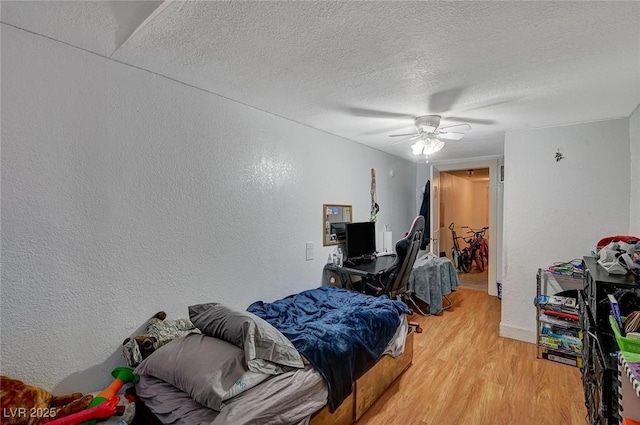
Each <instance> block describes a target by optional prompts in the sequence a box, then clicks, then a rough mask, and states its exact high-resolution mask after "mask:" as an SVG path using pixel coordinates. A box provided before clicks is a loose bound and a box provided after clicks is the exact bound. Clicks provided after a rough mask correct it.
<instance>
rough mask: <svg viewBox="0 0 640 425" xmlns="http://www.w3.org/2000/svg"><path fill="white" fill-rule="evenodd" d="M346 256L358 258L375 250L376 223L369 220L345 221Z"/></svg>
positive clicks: (373, 252)
mask: <svg viewBox="0 0 640 425" xmlns="http://www.w3.org/2000/svg"><path fill="white" fill-rule="evenodd" d="M346 235H347V258H360V257H364V256H367V255H372V254H375V252H376V224H375V223H373V222H371V221H365V222H362V223H347V225H346Z"/></svg>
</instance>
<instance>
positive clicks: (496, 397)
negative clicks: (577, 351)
mask: <svg viewBox="0 0 640 425" xmlns="http://www.w3.org/2000/svg"><path fill="white" fill-rule="evenodd" d="M450 298H451V299H452V300H453V302H454V305H455V308H453V309H449V310H445V311H444V312H443V313H442V315H440V316H429V317H422V316H419V315H413V316H411V320H415V321H418V322H420V323H421V325H422V327H423V328H424V332H423V333H421V334H416V335H415V339H414V344H415V348H414V357H413V364H412V365H411V367H409V369H408V370H407V371H406V372H405V373H404V374H403V375H402V376H401V377H400V378H398V379H397V380H396V381H395V382H394V383H393V384H392V385H391V387H390V388H389V389H388V390H387V392H386V393H385V394H384V395H383V396H382V397H381V398H380V399H379V400H378V401H377V402H376V403H375V404H374V406H373V407H371V408H370V409H369V411H367V413H366V414H365V415H364V416H363V417H362V418H361V419H360V420H359V421H358V422H357V423H356V424H357V425H378V424H380V425H382V424H385V425H387V424H388V425H401V424H402V425H426V424H428V425H534V424H535V425H582V424H586V420H585V417H586V414H587V411H586V408H585V406H584V395H583V390H582V383H581V380H580V371H579V369H578V368H575V367H571V366H566V365H562V364H558V363H554V362H551V361H548V360H542V359H537V358H536V347H535V345H533V344H528V343H525V342H520V341H515V340H512V339H507V338H501V337H500V336H499V335H498V334H499V324H500V303H501V301H500V300H498V299H497V298H495V297H490V296H488V295H487V294H486V293H484V292H482V291H477V290H473V289H465V288H459V289H458V291H456V292H455V293H453V294H452V295H451V296H450Z"/></svg>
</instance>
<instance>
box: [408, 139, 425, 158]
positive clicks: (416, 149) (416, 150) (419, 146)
mask: <svg viewBox="0 0 640 425" xmlns="http://www.w3.org/2000/svg"><path fill="white" fill-rule="evenodd" d="M424 146H425V143H424V140H422V139H420V140H418V141H417V142H415V143H414V144H413V145H411V151H412V152H413V154H414V155H420V154H421V153H422V151H423V150H424Z"/></svg>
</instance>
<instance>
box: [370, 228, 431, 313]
mask: <svg viewBox="0 0 640 425" xmlns="http://www.w3.org/2000/svg"><path fill="white" fill-rule="evenodd" d="M424 226H425V222H424V217H423V216H421V215H419V216H417V217H416V218H415V219H414V220H413V223H412V224H411V228H410V229H409V232H408V233H407V235H406V236H404V237H403V238H402V239H400V240H399V241H398V242H396V259H395V261H394V262H393V263H392V264H391V265H390V266H389V267H387V268H386V269H385V270H384V271H383V272H382V273H380V274H379V275H378V276H377V277H376V279H366V280H365V282H364V283H365V285H366V291H365V292H367V293H370V294H371V295H387V296H388V297H389V298H396V299H400V300H402V301H404V303H405V304H407V305H409V303H411V304H412V305H413V306H415V307H416V308H417V306H416V304H415V303H414V302H413V300H412V299H411V297H410V296H409V292H408V289H409V288H408V285H409V275H410V274H411V271H412V270H413V263H414V262H415V261H416V257H417V255H418V251H419V250H420V244H421V243H422V234H423V233H424ZM418 311H419V309H418Z"/></svg>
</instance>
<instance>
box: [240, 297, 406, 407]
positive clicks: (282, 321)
mask: <svg viewBox="0 0 640 425" xmlns="http://www.w3.org/2000/svg"><path fill="white" fill-rule="evenodd" d="M247 311H249V312H251V313H253V314H255V315H257V316H259V317H261V318H263V319H264V320H266V321H267V322H269V323H270V324H271V325H273V326H274V327H275V328H276V329H278V330H279V331H280V332H282V333H283V334H284V335H285V336H286V337H287V338H289V340H290V341H291V342H292V343H293V345H294V346H295V347H296V349H297V350H298V351H299V352H300V354H302V355H303V356H305V357H306V358H307V360H309V362H311V364H312V365H313V366H314V367H315V368H316V369H317V370H318V372H319V373H320V374H321V375H322V377H323V378H324V379H325V381H326V382H327V385H328V387H329V407H330V408H331V411H334V410H335V409H336V408H337V407H338V406H339V405H340V404H341V403H342V401H343V400H344V399H345V398H347V396H348V395H349V394H351V391H352V383H353V381H354V380H355V379H356V378H357V377H359V376H360V375H362V373H364V372H365V371H366V370H367V369H368V368H369V367H370V366H371V365H373V364H374V363H375V362H376V360H378V358H379V357H380V356H381V355H382V353H383V351H384V349H385V348H386V346H387V344H388V343H389V341H391V338H393V335H394V334H395V332H396V330H397V328H398V326H399V325H400V314H401V313H408V312H409V309H408V308H407V306H406V305H405V304H404V303H402V302H400V301H393V300H390V299H389V298H387V297H384V296H383V297H372V296H370V295H364V294H360V293H358V292H353V291H348V290H346V289H341V288H334V287H331V286H323V287H320V288H317V289H311V290H308V291H304V292H301V293H299V294H295V295H291V296H289V297H287V298H284V299H281V300H278V301H275V302H273V303H264V302H262V301H258V302H255V303H253V304H251V305H250V306H249V308H247Z"/></svg>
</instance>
